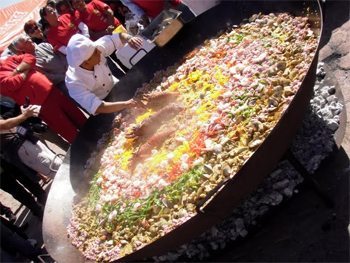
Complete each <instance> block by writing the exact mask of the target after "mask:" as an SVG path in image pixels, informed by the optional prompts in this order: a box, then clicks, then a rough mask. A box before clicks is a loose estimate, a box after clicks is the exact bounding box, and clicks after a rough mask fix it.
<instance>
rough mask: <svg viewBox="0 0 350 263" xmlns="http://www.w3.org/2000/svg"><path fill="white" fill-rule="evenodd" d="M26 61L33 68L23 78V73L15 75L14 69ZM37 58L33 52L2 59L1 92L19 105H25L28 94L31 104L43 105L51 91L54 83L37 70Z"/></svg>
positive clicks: (0, 67)
mask: <svg viewBox="0 0 350 263" xmlns="http://www.w3.org/2000/svg"><path fill="white" fill-rule="evenodd" d="M22 61H24V62H26V63H27V64H29V65H31V66H32V68H33V69H32V70H30V72H29V73H28V75H27V78H26V79H23V77H22V75H21V74H15V75H13V71H14V70H15V69H16V68H17V67H18V65H19V64H21V62H22ZM35 62H36V59H35V57H34V56H33V55H31V54H24V55H18V56H17V55H15V56H10V57H8V58H7V59H5V60H3V61H0V94H1V95H3V96H7V97H10V98H12V99H14V100H15V101H16V103H17V104H18V105H23V104H24V103H25V102H26V100H25V97H26V96H28V97H29V100H30V104H36V105H42V104H43V103H44V101H45V100H46V98H47V96H48V95H49V93H50V92H51V89H52V83H51V82H50V81H49V80H48V78H47V77H46V76H45V75H44V74H42V73H40V72H38V71H36V70H35Z"/></svg>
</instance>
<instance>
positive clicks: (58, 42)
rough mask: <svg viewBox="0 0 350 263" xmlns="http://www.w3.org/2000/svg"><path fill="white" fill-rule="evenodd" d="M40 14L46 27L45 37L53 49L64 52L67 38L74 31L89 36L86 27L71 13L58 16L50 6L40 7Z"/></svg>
mask: <svg viewBox="0 0 350 263" xmlns="http://www.w3.org/2000/svg"><path fill="white" fill-rule="evenodd" d="M40 16H41V18H42V21H43V22H44V23H45V27H46V28H47V32H46V37H47V42H49V43H50V44H51V45H52V46H53V48H54V50H55V51H56V50H58V51H60V52H61V53H63V54H66V46H67V44H68V41H69V39H70V38H71V37H72V36H73V35H74V34H76V33H81V34H83V35H85V36H86V37H90V36H89V29H88V27H87V26H86V25H85V24H84V23H82V22H81V21H80V20H79V19H78V18H76V17H75V16H74V15H72V14H63V15H61V16H59V17H58V15H57V13H56V11H55V9H54V8H53V7H52V6H48V5H47V6H45V7H43V8H41V9H40Z"/></svg>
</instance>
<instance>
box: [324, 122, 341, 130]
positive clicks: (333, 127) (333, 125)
mask: <svg viewBox="0 0 350 263" xmlns="http://www.w3.org/2000/svg"><path fill="white" fill-rule="evenodd" d="M327 126H328V128H329V129H331V131H333V132H334V131H336V130H337V129H338V128H339V124H338V122H336V121H333V120H331V121H330V122H329V123H328V124H327Z"/></svg>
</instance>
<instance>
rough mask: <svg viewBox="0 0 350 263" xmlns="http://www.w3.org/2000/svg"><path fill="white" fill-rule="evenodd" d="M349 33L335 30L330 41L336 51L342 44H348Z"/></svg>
mask: <svg viewBox="0 0 350 263" xmlns="http://www.w3.org/2000/svg"><path fill="white" fill-rule="evenodd" d="M346 38H347V33H346V32H345V31H343V30H335V31H334V32H333V34H332V36H331V39H330V40H329V44H330V45H331V47H332V48H333V49H336V48H337V47H338V46H340V45H341V44H342V43H345V42H346Z"/></svg>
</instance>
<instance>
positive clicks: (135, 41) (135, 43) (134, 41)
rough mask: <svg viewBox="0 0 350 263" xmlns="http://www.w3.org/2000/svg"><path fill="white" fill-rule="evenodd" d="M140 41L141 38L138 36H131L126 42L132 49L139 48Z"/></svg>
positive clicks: (140, 45)
mask: <svg viewBox="0 0 350 263" xmlns="http://www.w3.org/2000/svg"><path fill="white" fill-rule="evenodd" d="M142 42H143V40H142V38H140V37H131V38H129V39H128V44H129V45H130V47H132V48H133V49H139V48H141V47H142Z"/></svg>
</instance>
